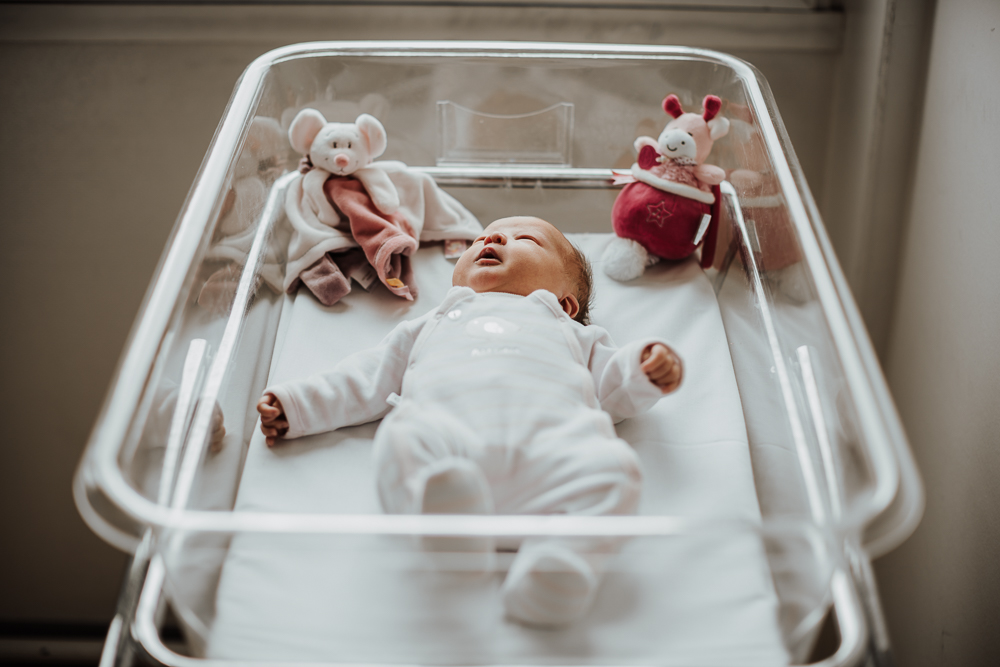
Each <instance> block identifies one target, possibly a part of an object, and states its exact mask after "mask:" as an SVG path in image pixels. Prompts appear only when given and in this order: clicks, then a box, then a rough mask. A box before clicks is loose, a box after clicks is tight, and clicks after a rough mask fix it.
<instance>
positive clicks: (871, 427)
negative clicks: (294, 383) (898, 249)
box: [77, 41, 923, 553]
mask: <svg viewBox="0 0 1000 667" xmlns="http://www.w3.org/2000/svg"><path fill="white" fill-rule="evenodd" d="M324 54H328V55H343V56H381V57H388V56H424V57H428V56H435V55H442V56H443V55H449V56H456V55H460V56H465V57H477V56H478V57H490V58H498V57H511V58H524V57H558V58H578V59H581V60H586V59H622V60H637V59H638V60H641V59H645V58H649V59H651V60H662V59H664V58H671V57H676V58H692V59H693V58H699V59H703V60H708V61H712V62H716V63H719V64H723V65H726V66H728V67H730V68H732V69H733V71H734V73H735V74H737V75H738V76H739V77H740V79H741V80H742V81H743V83H744V85H745V87H746V92H747V96H748V98H749V101H750V102H751V106H752V107H753V108H754V109H755V110H758V111H759V110H762V109H763V110H767V111H768V112H769V116H768V117H766V118H760V119H759V121H760V127H761V130H762V133H763V135H764V139H765V143H766V145H767V146H768V149H769V151H770V153H771V158H772V160H773V161H774V163H775V166H776V167H777V170H776V173H777V175H778V178H779V181H780V182H781V186H782V189H783V190H784V191H785V193H786V194H787V195H788V205H789V208H790V210H791V212H792V216H791V217H792V219H793V220H794V222H795V225H796V227H797V229H798V232H799V237H800V240H801V241H802V245H803V252H804V256H805V257H806V261H807V263H808V264H809V266H810V269H811V271H812V274H813V277H814V279H815V282H816V286H817V292H818V296H819V299H820V302H821V304H822V305H823V309H824V312H825V313H826V314H827V317H828V320H829V323H830V326H831V330H832V332H833V337H834V342H835V345H836V347H837V350H838V353H839V354H840V355H841V360H842V363H843V364H844V368H845V372H846V373H847V377H848V381H849V383H850V386H851V389H852V391H853V392H855V395H856V397H857V401H856V404H857V406H858V409H859V417H860V419H861V423H862V426H863V428H864V431H865V433H866V435H868V436H869V437H868V438H867V441H868V443H869V445H872V444H876V443H881V444H882V445H884V444H885V443H886V442H888V443H889V446H890V450H889V451H883V448H882V447H880V446H876V447H875V448H872V447H871V446H869V451H870V452H871V453H872V454H873V455H874V457H873V461H874V463H875V468H876V471H877V484H876V490H875V493H874V494H873V500H872V510H871V514H870V516H871V518H870V520H869V521H868V526H867V530H866V535H865V537H866V548H867V544H871V545H872V548H871V550H872V551H875V552H876V553H884V551H888V550H891V549H892V548H894V547H895V546H897V545H898V544H899V543H901V542H902V541H904V540H905V539H906V538H907V537H908V536H909V534H910V533H911V532H912V531H913V529H914V528H915V527H916V524H917V523H918V522H919V518H920V515H921V513H922V507H923V491H922V485H921V483H920V479H919V476H918V475H917V473H916V466H915V464H914V463H913V459H912V454H911V452H910V450H909V446H908V444H907V442H906V438H905V435H904V434H903V429H902V425H901V424H900V422H899V417H898V414H897V413H896V411H895V408H894V406H893V404H892V400H891V398H889V394H888V389H887V387H886V383H885V379H884V377H883V376H882V374H881V371H880V369H879V366H878V362H877V360H876V358H875V355H874V350H873V349H872V347H871V343H870V341H869V339H868V336H867V333H866V332H865V329H864V326H863V324H862V322H861V319H860V314H859V313H858V311H857V307H856V305H855V303H854V300H853V298H852V297H851V296H850V290H849V288H848V286H847V283H846V280H845V279H844V276H843V274H842V272H841V270H840V266H839V264H838V262H837V260H836V257H835V255H834V253H833V250H832V247H831V246H830V242H829V239H828V238H827V236H826V233H825V230H824V229H823V226H822V223H821V218H820V216H819V213H818V210H817V209H816V205H815V202H814V201H813V200H812V196H811V194H810V193H809V189H808V186H807V185H806V184H805V183H804V181H801V182H799V181H796V179H795V177H794V176H793V172H792V166H793V165H794V166H796V167H797V160H796V158H795V154H794V151H793V149H792V147H791V144H790V143H789V142H788V138H787V135H785V133H784V126H783V124H782V123H781V120H780V116H779V115H778V112H777V109H776V108H775V107H774V105H773V104H770V101H771V94H770V90H769V87H768V85H767V82H766V80H765V79H764V77H763V76H762V75H761V74H760V73H759V72H757V70H756V69H755V68H753V67H752V66H751V65H749V64H748V63H746V62H745V61H743V60H741V59H739V58H735V57H733V56H730V55H727V54H724V53H721V52H717V51H712V50H708V49H698V48H690V47H664V46H636V45H618V44H573V43H559V44H554V43H541V42H460V41H459V42H439V41H407V42H387V41H382V42H309V43H303V44H296V45H291V46H285V47H281V48H278V49H274V50H272V51H269V52H267V53H265V54H263V55H262V56H260V57H258V58H257V59H256V60H254V61H253V62H252V63H251V64H250V65H249V66H248V67H247V69H246V70H245V72H244V73H243V75H242V77H241V78H240V80H239V83H238V84H237V86H236V89H235V90H234V93H233V96H232V97H231V99H230V102H229V106H228V107H227V109H226V112H225V114H224V116H223V120H222V122H221V123H220V125H219V127H218V129H217V131H216V135H215V137H214V138H213V141H212V144H211V145H210V148H209V151H208V153H207V155H206V157H205V160H204V161H203V163H202V167H201V169H200V170H199V174H198V176H197V177H196V180H195V184H194V186H193V187H192V190H191V192H190V194H189V196H188V200H187V202H186V203H185V206H184V208H183V209H182V213H181V216H180V218H179V220H178V222H177V224H176V226H175V228H174V232H173V233H172V237H171V239H170V241H169V242H168V246H167V250H166V252H165V254H164V256H163V259H162V260H161V263H160V266H159V267H158V269H157V273H156V278H155V279H154V281H153V283H152V285H151V287H150V290H149V291H148V292H147V297H146V299H145V302H144V304H143V306H142V308H141V309H140V314H139V316H138V318H137V320H136V324H135V325H134V326H133V330H132V333H131V334H130V336H129V341H128V343H127V344H126V353H125V354H124V356H123V358H122V360H121V362H120V365H119V368H118V369H117V371H116V374H115V379H114V380H113V382H112V385H111V386H112V389H111V391H110V392H109V396H108V399H107V400H106V402H105V404H104V407H103V408H102V411H101V413H100V415H99V416H98V420H97V424H96V425H95V428H94V431H93V433H92V435H91V438H90V441H89V442H88V446H87V449H86V451H85V453H84V460H83V461H81V466H80V468H78V471H77V477H78V478H79V477H81V475H82V473H83V467H84V464H85V462H86V460H87V459H88V458H91V457H93V458H97V459H104V461H103V463H112V465H110V466H108V465H98V470H97V473H98V475H97V477H98V480H99V481H100V482H101V483H102V486H104V485H106V484H108V483H109V482H110V484H111V486H116V487H118V488H117V490H118V491H120V492H121V491H124V490H125V489H123V488H122V487H123V486H124V487H126V488H127V490H128V491H132V490H131V488H128V484H127V483H126V482H125V480H124V479H123V478H122V477H121V472H120V471H119V470H116V469H115V466H114V465H113V458H114V453H113V451H109V450H112V449H113V447H114V446H115V444H116V443H121V442H122V441H123V440H124V437H125V432H126V430H127V427H128V424H129V422H130V419H129V416H130V415H131V414H132V412H133V411H134V410H133V409H134V405H135V403H136V402H137V401H138V397H139V396H140V395H141V393H142V390H143V389H144V385H145V381H146V378H147V377H148V370H149V369H150V368H151V367H152V365H153V360H154V358H155V356H156V354H157V352H158V350H159V344H160V342H161V340H162V338H163V336H164V335H165V334H166V331H167V327H168V324H169V320H170V317H171V314H172V312H173V304H174V303H175V301H176V297H177V295H178V294H179V292H180V290H181V288H182V285H183V281H184V277H185V275H186V270H187V267H188V266H189V265H190V263H191V261H193V258H194V257H195V253H196V252H197V250H198V247H199V245H200V243H201V240H202V237H203V232H204V229H205V225H207V224H208V220H209V217H210V216H209V213H210V212H211V210H212V208H213V206H214V204H215V202H216V199H217V198H218V196H219V192H220V191H221V188H222V185H223V181H224V179H225V176H226V174H227V173H228V165H229V163H230V162H231V160H232V159H233V157H234V156H235V155H236V153H237V150H238V148H239V146H240V144H241V142H242V139H243V135H244V133H245V129H246V122H245V121H246V119H247V118H248V117H249V114H250V112H251V111H252V109H253V108H254V107H255V105H256V101H257V99H258V96H259V94H260V89H261V84H262V82H263V80H264V76H265V75H266V73H267V71H268V70H269V69H270V67H271V66H273V65H275V64H277V63H279V62H283V61H286V60H291V59H296V58H302V57H309V56H317V55H324ZM786 155H787V159H786ZM789 160H790V161H789ZM798 173H799V174H800V179H801V171H799V172H798ZM199 218H200V219H199ZM810 223H812V224H810ZM823 269H825V270H823ZM130 403H131V404H132V409H130V407H129V406H130ZM886 428H887V429H888V432H886ZM873 439H874V441H873ZM98 449H104V450H105V451H104V452H101V453H102V454H104V455H105V456H101V455H100V454H99V453H98V452H97V451H96V450H98ZM108 454H111V455H112V456H111V459H112V460H111V461H109V460H108V458H106V457H107V455H108ZM95 455H96V456H95ZM113 478H117V479H113ZM116 482H120V484H121V485H119V484H117V483H116ZM901 483H902V484H905V485H906V487H907V488H906V489H905V490H904V491H903V492H902V493H898V491H899V486H900V484H901ZM109 490H110V489H109ZM109 495H110V496H113V497H114V496H116V497H117V498H116V500H125V499H126V497H128V496H129V495H130V494H128V493H127V492H125V493H124V494H122V493H110V494H109ZM131 496H132V498H131V500H141V501H145V499H144V498H142V497H141V496H140V495H139V494H137V493H135V492H134V491H132V494H131ZM138 505H139V507H133V508H131V509H132V511H129V508H127V507H122V508H121V509H122V510H123V511H125V512H126V514H129V515H131V516H133V517H134V518H135V519H137V520H139V521H141V522H143V523H149V524H156V523H160V521H159V519H162V518H165V517H164V516H163V515H164V513H168V514H174V513H175V512H176V511H177V510H176V509H175V510H173V511H167V510H165V508H162V507H158V506H156V505H154V504H153V503H149V502H148V501H145V502H144V503H143V502H139V503H138ZM143 505H146V507H145V509H146V510H149V509H152V508H155V509H154V510H153V511H152V512H149V511H143V510H141V509H139V508H140V507H142V506H143ZM78 506H79V503H78ZM890 506H894V507H896V508H898V509H893V511H892V512H887V510H888V509H890ZM85 508H89V509H90V510H92V509H93V508H92V507H90V506H89V505H87V504H85V505H83V507H81V510H80V511H81V514H83V513H84V512H86V511H89V510H88V509H85ZM95 516H96V514H92V515H91V519H93V518H94V517H95ZM86 518H87V517H86V516H85V520H86ZM88 523H90V522H89V521H88ZM168 523H169V521H168ZM95 525H100V524H98V522H96V521H95ZM161 525H163V524H162V523H161ZM101 530H103V528H102V529H101ZM95 532H97V533H98V534H99V535H102V532H101V531H98V530H95ZM105 532H107V531H105ZM108 535H111V533H110V532H108ZM102 536H104V535H102ZM106 539H107V538H106ZM135 539H136V540H137V539H138V536H135ZM112 543H113V542H112ZM113 544H114V543H113Z"/></svg>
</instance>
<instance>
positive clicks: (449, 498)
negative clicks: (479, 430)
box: [420, 459, 496, 572]
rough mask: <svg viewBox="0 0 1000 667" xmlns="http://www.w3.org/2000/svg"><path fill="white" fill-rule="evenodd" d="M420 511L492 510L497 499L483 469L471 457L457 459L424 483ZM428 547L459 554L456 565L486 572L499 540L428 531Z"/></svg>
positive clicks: (441, 512) (477, 512)
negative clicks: (469, 458)
mask: <svg viewBox="0 0 1000 667" xmlns="http://www.w3.org/2000/svg"><path fill="white" fill-rule="evenodd" d="M420 511H421V512H422V513H423V514H492V513H493V499H492V496H491V494H490V488H489V484H488V483H487V481H486V478H485V476H484V475H483V472H482V470H480V468H479V466H477V465H476V464H475V463H473V462H471V461H467V460H464V459H456V460H455V461H454V464H453V465H451V466H449V467H447V468H445V469H443V470H441V471H440V472H436V473H434V474H432V475H430V476H429V477H428V478H427V482H426V483H425V485H424V496H423V500H422V503H421V507H420ZM424 548H425V549H427V550H428V551H434V552H440V553H449V554H459V556H458V557H456V558H455V559H453V560H454V563H453V565H454V568H455V569H468V570H473V571H477V572H483V571H488V570H491V569H492V568H493V561H494V554H495V551H496V544H495V540H494V539H493V538H492V537H451V536H439V535H428V536H426V537H425V538H424Z"/></svg>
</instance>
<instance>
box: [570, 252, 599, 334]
mask: <svg viewBox="0 0 1000 667" xmlns="http://www.w3.org/2000/svg"><path fill="white" fill-rule="evenodd" d="M567 245H569V247H570V250H569V254H568V256H567V258H566V259H567V261H566V272H567V273H568V274H569V278H570V280H571V281H572V283H573V286H574V287H575V288H576V300H577V301H579V302H580V310H579V311H577V313H576V317H574V318H573V319H574V320H576V321H577V322H579V323H580V324H590V302H591V300H592V299H593V292H594V274H593V271H591V268H590V262H588V261H587V256H586V255H584V254H583V251H581V250H580V249H579V248H577V247H576V246H575V245H573V244H572V243H570V242H569V241H567Z"/></svg>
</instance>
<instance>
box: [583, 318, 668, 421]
mask: <svg viewBox="0 0 1000 667" xmlns="http://www.w3.org/2000/svg"><path fill="white" fill-rule="evenodd" d="M581 334H582V338H583V340H581V343H583V348H584V353H585V354H589V364H588V366H589V368H590V372H591V375H592V376H593V378H594V385H595V388H596V389H597V398H598V400H599V401H600V402H601V408H603V409H604V410H605V411H606V412H608V413H609V414H610V415H611V417H612V419H613V420H614V421H615V423H617V422H619V421H621V420H622V419H627V418H629V417H635V416H637V415H640V414H642V413H644V412H646V411H647V410H649V409H650V408H652V407H653V406H654V405H655V404H656V402H657V401H658V400H660V398H661V397H662V396H663V395H664V394H667V393H670V392H672V391H674V390H675V389H676V388H677V387H678V386H679V385H680V382H681V378H682V376H683V365H682V363H681V360H680V357H679V356H678V355H677V354H676V352H674V351H673V349H672V348H671V347H670V346H669V345H668V344H667V342H666V341H664V340H662V339H658V338H646V339H643V340H637V341H633V342H631V343H629V344H628V345H625V346H624V347H621V348H619V347H617V346H616V345H615V343H614V341H613V340H611V336H610V335H609V334H608V332H607V331H605V330H604V329H602V328H601V327H597V326H588V327H585V328H584V329H583V330H582V331H581Z"/></svg>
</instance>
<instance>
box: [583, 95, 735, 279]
mask: <svg viewBox="0 0 1000 667" xmlns="http://www.w3.org/2000/svg"><path fill="white" fill-rule="evenodd" d="M703 106H704V110H703V111H702V113H701V114H696V113H684V110H683V109H682V108H681V103H680V100H678V99H677V96H676V95H668V96H667V97H666V99H664V100H663V110H664V111H666V112H667V113H668V114H670V115H671V116H673V118H674V119H673V120H672V121H670V122H669V123H668V124H667V126H666V128H664V130H663V132H662V133H660V137H659V139H658V140H654V139H653V138H652V137H639V138H638V139H636V140H635V149H636V151H638V153H639V160H638V162H636V163H635V164H633V165H632V171H631V173H628V174H616V179H615V182H616V183H628V185H626V186H625V187H624V188H623V189H622V191H621V192H620V193H619V194H618V198H617V199H616V200H615V205H614V208H613V209H612V211H611V221H612V224H613V225H614V230H615V234H617V235H618V237H617V238H615V239H613V240H612V242H611V243H610V244H609V245H608V247H607V248H606V249H605V251H604V255H603V256H602V265H603V267H604V272H605V273H607V274H608V275H609V276H611V277H612V278H614V279H615V280H622V281H625V280H632V279H634V278H637V277H639V276H640V275H642V273H643V271H645V270H646V267H647V266H649V265H651V264H654V263H656V262H657V261H659V259H660V258H663V259H684V258H685V257H689V256H690V255H691V254H693V253H694V251H695V249H697V248H698V246H699V245H700V244H701V243H702V241H704V248H703V249H702V258H701V259H702V266H709V265H710V264H711V263H712V255H713V254H714V253H715V237H716V233H717V230H718V219H719V200H720V196H719V183H721V182H722V181H723V179H724V178H725V176H726V174H725V172H724V171H723V170H722V169H721V168H719V167H716V166H714V165H710V164H705V158H706V157H708V153H709V151H711V150H712V145H713V144H714V143H715V140H716V139H719V138H720V137H723V136H725V135H726V133H727V132H729V121H728V120H726V119H725V118H723V117H722V116H719V115H718V113H719V109H720V108H722V100H720V99H719V98H718V97H716V96H715V95H707V96H706V97H705V100H704V102H703Z"/></svg>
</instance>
